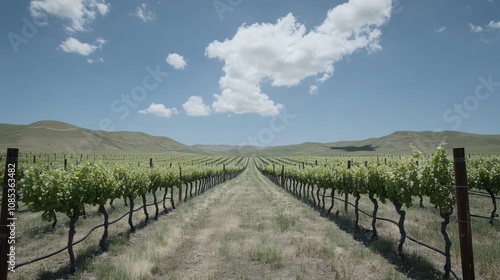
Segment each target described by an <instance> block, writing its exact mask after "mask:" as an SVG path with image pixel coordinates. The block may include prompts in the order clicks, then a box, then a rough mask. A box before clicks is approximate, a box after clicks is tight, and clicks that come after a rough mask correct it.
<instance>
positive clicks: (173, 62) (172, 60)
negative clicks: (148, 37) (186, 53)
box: [165, 53, 187, 70]
mask: <svg viewBox="0 0 500 280" xmlns="http://www.w3.org/2000/svg"><path fill="white" fill-rule="evenodd" d="M165 61H167V63H168V64H170V66H172V67H174V69H177V70H178V69H184V67H186V65H187V63H186V61H185V60H184V57H183V56H181V55H178V54H176V53H169V54H168V56H167V59H165Z"/></svg>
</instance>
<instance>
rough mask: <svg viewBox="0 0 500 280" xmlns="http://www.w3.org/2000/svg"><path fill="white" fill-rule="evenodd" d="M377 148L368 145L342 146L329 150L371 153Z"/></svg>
mask: <svg viewBox="0 0 500 280" xmlns="http://www.w3.org/2000/svg"><path fill="white" fill-rule="evenodd" d="M377 148H378V147H374V146H372V145H371V144H370V145H364V146H343V147H330V149H331V150H341V151H344V152H373V151H375V150H377Z"/></svg>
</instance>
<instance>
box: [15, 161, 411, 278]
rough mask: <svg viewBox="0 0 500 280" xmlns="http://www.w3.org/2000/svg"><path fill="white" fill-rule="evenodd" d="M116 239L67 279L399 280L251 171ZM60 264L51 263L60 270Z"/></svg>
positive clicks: (380, 262) (376, 258)
mask: <svg viewBox="0 0 500 280" xmlns="http://www.w3.org/2000/svg"><path fill="white" fill-rule="evenodd" d="M137 216H140V215H137ZM312 217H314V218H313V219H312ZM125 228H126V225H125ZM122 230H123V228H122ZM116 231H118V229H116V230H115V232H114V233H113V236H114V237H112V239H113V241H112V242H111V244H110V250H109V252H107V253H104V254H98V255H96V256H94V257H93V258H89V257H88V256H86V257H85V258H86V261H85V262H84V265H82V266H81V267H80V269H79V270H78V272H77V273H76V274H75V275H74V276H72V277H71V278H73V279H120V280H125V279H406V276H405V275H404V274H402V273H401V272H399V271H398V270H396V269H395V267H394V266H393V265H390V264H388V263H387V261H386V260H385V259H384V258H383V257H382V256H381V255H380V254H379V253H377V252H374V251H372V250H370V249H369V248H367V247H366V246H364V245H363V244H361V243H359V242H356V241H354V240H353V239H352V236H351V235H350V234H349V233H346V232H345V231H343V230H341V229H339V228H338V227H337V225H335V223H332V222H330V221H328V220H327V219H326V218H323V217H319V216H318V215H317V213H315V211H314V210H312V209H311V208H310V207H308V206H307V205H305V204H303V203H301V202H300V201H298V200H296V199H294V198H293V197H291V196H290V195H289V194H287V193H285V192H284V191H283V190H281V189H279V188H277V187H276V186H274V185H273V184H272V183H271V182H269V181H268V180H266V179H265V178H263V177H262V176H261V175H260V174H258V171H257V170H256V169H255V168H254V167H251V168H250V169H249V170H247V171H246V172H245V173H244V174H242V175H241V176H240V177H239V178H237V179H235V180H231V181H229V182H227V183H225V184H222V185H220V186H218V187H216V188H214V189H211V190H210V191H208V192H207V193H205V194H203V195H202V196H199V197H196V198H194V199H193V200H190V201H188V202H187V203H184V204H181V205H180V207H178V208H177V209H176V210H175V211H174V212H172V213H170V214H169V215H166V216H162V217H161V219H160V220H159V221H157V222H154V223H151V224H150V225H148V226H146V227H145V228H143V229H141V230H138V231H137V232H136V233H134V234H131V235H119V234H117V233H116ZM63 233H65V231H63ZM41 236H44V237H45V234H44V235H41ZM98 237H99V235H97V238H96V240H95V242H94V241H91V244H93V245H91V246H90V247H91V248H94V247H95V246H96V245H97V239H98ZM82 248H83V247H82ZM76 253H77V256H78V255H79V254H81V253H82V252H81V251H77V252H76ZM65 257H66V256H64V257H63V258H61V259H60V260H59V261H62V262H63V263H65V262H67V259H66V258H65ZM42 263H43V264H45V265H46V268H47V270H48V271H52V270H51V269H50V268H49V266H53V265H55V263H57V260H56V259H50V260H47V261H45V262H42ZM42 263H40V264H39V265H42ZM27 269H28V270H29V271H31V274H29V273H28V274H25V275H28V276H26V277H25V278H26V279H34V278H36V277H31V276H34V275H35V274H33V273H35V272H40V270H38V268H35V267H27ZM53 273H54V272H47V274H48V275H49V276H50V275H54V274H53ZM39 276H40V275H38V276H37V277H39Z"/></svg>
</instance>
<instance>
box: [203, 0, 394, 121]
mask: <svg viewBox="0 0 500 280" xmlns="http://www.w3.org/2000/svg"><path fill="white" fill-rule="evenodd" d="M391 8H392V5H391V1H390V0H373V1H364V0H350V1H349V2H347V3H344V4H341V5H338V6H336V7H334V8H333V9H331V10H329V11H328V13H327V17H326V19H325V20H324V22H323V23H321V24H320V25H319V26H317V27H315V28H313V29H312V30H310V31H309V32H308V31H307V30H306V28H305V26H304V25H303V24H300V23H298V22H297V21H296V19H295V17H294V16H293V15H292V14H288V15H286V16H285V17H282V18H280V19H278V21H277V22H276V23H275V24H272V23H256V24H252V25H250V26H246V25H243V26H241V27H240V28H239V29H238V31H237V32H236V34H235V35H234V37H233V38H232V39H226V40H225V41H224V42H219V41H214V42H212V43H211V44H209V45H208V46H207V48H206V49H205V55H206V56H208V57H209V58H218V59H220V60H222V61H224V67H223V71H224V73H225V75H224V76H223V77H221V78H220V80H219V86H220V88H221V90H222V92H221V93H220V94H216V95H215V99H216V100H215V102H214V103H213V104H212V108H213V109H214V110H215V112H217V113H223V112H233V113H237V114H243V113H257V114H261V115H269V116H275V115H278V114H279V113H280V111H281V109H282V108H283V105H281V104H276V103H274V102H273V101H272V100H270V99H269V97H268V96H267V95H266V94H265V93H263V92H262V91H261V84H262V83H263V82H267V81H269V82H270V83H271V85H272V86H287V87H290V86H295V85H297V84H299V83H300V82H301V81H302V80H303V79H305V78H307V77H312V76H316V77H320V78H318V81H319V82H324V81H326V80H327V79H329V78H330V77H331V76H332V75H333V71H334V67H333V65H334V63H335V62H337V61H340V60H341V59H342V58H343V57H344V56H346V55H350V54H352V53H353V52H355V51H356V50H358V49H367V50H368V52H373V51H376V50H380V49H381V46H380V45H379V38H380V36H381V34H382V33H381V31H380V29H379V27H380V26H381V25H383V24H384V23H385V22H387V20H388V19H389V18H390V15H391Z"/></svg>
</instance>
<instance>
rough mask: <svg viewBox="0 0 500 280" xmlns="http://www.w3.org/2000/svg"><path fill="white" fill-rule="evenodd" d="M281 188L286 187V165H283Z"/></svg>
mask: <svg viewBox="0 0 500 280" xmlns="http://www.w3.org/2000/svg"><path fill="white" fill-rule="evenodd" d="M281 187H282V188H284V187H285V165H284V164H282V165H281Z"/></svg>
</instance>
